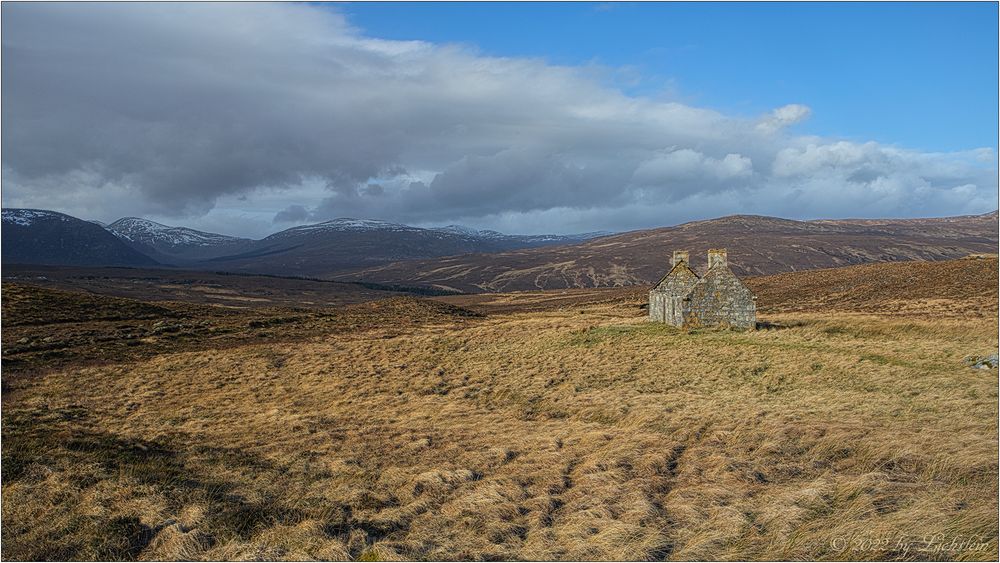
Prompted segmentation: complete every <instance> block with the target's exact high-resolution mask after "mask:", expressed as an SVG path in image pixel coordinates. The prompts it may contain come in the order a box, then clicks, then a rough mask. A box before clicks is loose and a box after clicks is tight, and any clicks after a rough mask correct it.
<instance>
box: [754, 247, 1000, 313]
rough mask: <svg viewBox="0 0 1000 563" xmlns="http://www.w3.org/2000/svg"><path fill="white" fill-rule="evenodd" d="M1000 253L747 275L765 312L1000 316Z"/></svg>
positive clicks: (759, 304)
mask: <svg viewBox="0 0 1000 563" xmlns="http://www.w3.org/2000/svg"><path fill="white" fill-rule="evenodd" d="M997 267H998V264H997V258H996V257H989V258H980V259H963V260H949V261H945V262H901V263H894V264H867V265H862V266H852V267H850V268H835V269H827V270H813V271H809V272H792V273H788V274H778V275H774V276H766V277H760V278H752V279H750V280H747V285H749V286H750V287H751V289H753V291H754V293H756V294H757V303H758V306H759V307H760V309H761V311H762V312H768V313H777V312H797V311H814V312H822V311H824V310H837V311H856V312H870V313H876V312H878V313H883V314H920V313H934V314H936V315H940V314H955V315H975V316H996V314H997V299H998V296H997V283H998V279H997Z"/></svg>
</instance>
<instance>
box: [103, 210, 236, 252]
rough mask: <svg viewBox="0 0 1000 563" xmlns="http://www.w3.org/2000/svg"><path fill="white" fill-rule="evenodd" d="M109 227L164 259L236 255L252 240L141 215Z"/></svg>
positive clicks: (141, 249)
mask: <svg viewBox="0 0 1000 563" xmlns="http://www.w3.org/2000/svg"><path fill="white" fill-rule="evenodd" d="M106 228H107V229H108V230H109V231H111V233H112V234H114V235H115V236H116V237H118V238H119V239H121V240H122V241H123V242H124V243H125V244H127V245H129V246H131V247H132V248H134V249H136V250H138V251H139V252H142V253H143V254H146V255H147V256H153V257H156V258H158V259H160V261H161V262H170V261H181V262H189V261H193V260H202V259H209V258H214V257H216V256H223V255H226V254H234V253H237V252H242V251H244V250H246V249H247V248H249V246H250V244H251V243H252V242H253V241H251V240H250V239H245V238H240V237H231V236H228V235H220V234H216V233H206V232H204V231H197V230H195V229H189V228H187V227H170V226H168V225H163V224H160V223H157V222H155V221H150V220H149V219H140V218H138V217H123V218H121V219H119V220H117V221H115V222H114V223H111V224H110V225H107V227H106Z"/></svg>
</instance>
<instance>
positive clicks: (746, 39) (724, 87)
mask: <svg viewBox="0 0 1000 563" xmlns="http://www.w3.org/2000/svg"><path fill="white" fill-rule="evenodd" d="M2 9H3V19H2V21H3V62H4V65H3V78H4V79H5V86H4V89H3V104H2V108H3V120H4V128H3V132H4V135H5V137H4V140H16V142H11V143H7V144H6V146H5V150H4V153H3V162H2V175H3V185H4V205H7V206H10V207H37V208H43V209H54V210H56V211H62V212H64V213H69V214H70V215H75V216H78V217H84V218H88V219H100V220H102V221H105V222H109V221H113V220H115V219H117V218H119V217H122V216H145V217H149V218H151V219H153V220H156V221H160V222H162V223H165V224H174V225H176V224H182V225H187V226H190V227H194V228H198V229H202V230H207V231H212V232H222V233H226V234H237V235H244V236H253V237H262V236H265V235H267V234H269V233H272V232H275V231H277V230H281V229H283V228H288V227H291V226H295V225H299V224H305V223H315V222H319V221H325V220H329V219H334V218H338V217H357V218H368V219H383V220H388V221H393V222H399V223H407V224H411V225H419V226H437V225H447V224H449V223H454V224H463V225H467V226H470V227H475V228H483V229H496V230H499V231H504V232H512V233H545V232H555V233H571V232H586V231H596V230H608V231H624V230H632V229H642V228H652V227H660V226H665V225H673V224H677V223H682V222H685V221H691V220H697V219H708V218H712V217H718V216H722V215H729V214H760V215H772V216H779V217H786V218H790V219H818V218H830V219H832V218H843V217H930V216H938V217H940V216H947V215H962V214H973V213H984V212H988V211H993V210H995V209H996V208H997V205H998V191H997V184H998V161H997V105H998V102H997V82H998V77H997V66H998V63H997V50H998V38H997V15H998V14H997V5H996V4H986V3H974V4H956V3H950V4H928V3H917V4H901V3H893V4H869V3H842V4H814V3H809V4H790V3H768V4H748V3H727V4H678V3H669V4H596V3H589V4H527V3H526V4H485V3H479V4H455V3H452V4H373V3H369V4H352V3H340V4H315V3H279V2H254V3H237V2H205V3H139V2H134V3H129V2H121V3H92V4H83V3H73V2H65V3H58V2H36V3H30V2H23V3H16V2H7V3H4V4H3V8H2ZM8 137H9V138H8Z"/></svg>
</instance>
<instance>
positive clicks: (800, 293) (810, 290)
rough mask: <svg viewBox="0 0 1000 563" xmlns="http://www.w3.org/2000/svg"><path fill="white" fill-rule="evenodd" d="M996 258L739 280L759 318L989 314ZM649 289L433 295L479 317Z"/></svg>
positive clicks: (626, 298) (632, 303) (615, 298)
mask: <svg viewBox="0 0 1000 563" xmlns="http://www.w3.org/2000/svg"><path fill="white" fill-rule="evenodd" d="M997 271H998V263H997V257H996V256H989V257H985V258H980V259H959V260H946V261H941V262H923V261H912V262H889V263H878V264H863V265H857V266H847V267H844V268H828V269H822V270H809V271H804V272H791V273H786V274H776V275H773V276H760V277H755V278H746V279H744V282H745V283H746V284H747V286H749V287H750V289H751V290H753V292H754V293H755V294H756V295H757V309H758V313H759V314H760V315H763V316H764V317H765V318H766V317H767V316H768V315H771V314H775V313H788V312H803V313H829V312H834V311H835V312H839V313H870V314H878V315H889V316H897V315H931V314H932V315H935V316H942V315H946V316H974V317H995V316H996V315H997V311H998V306H997V305H998V293H997V287H998V277H997ZM648 291H649V286H648V285H644V286H636V287H622V288H590V289H562V290H547V291H523V292H511V293H479V294H471V295H454V296H445V297H435V298H434V299H435V300H437V301H442V302H445V303H451V304H455V305H460V306H463V307H469V308H471V309H474V310H477V311H481V312H484V313H511V312H531V311H545V310H559V309H569V310H572V309H579V308H581V307H583V306H589V305H595V304H600V303H611V304H619V305H620V306H622V307H626V308H628V309H630V310H634V311H639V309H638V307H639V306H640V305H643V304H645V303H646V300H647V297H648V296H647V293H648Z"/></svg>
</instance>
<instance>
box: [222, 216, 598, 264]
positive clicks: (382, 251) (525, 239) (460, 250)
mask: <svg viewBox="0 0 1000 563" xmlns="http://www.w3.org/2000/svg"><path fill="white" fill-rule="evenodd" d="M579 237H580V235H571V236H562V235H506V234H503V233H499V232H497V231H489V230H477V229H472V228H469V227H464V226H461V225H449V226H447V227H439V228H421V227H413V226H410V225H402V224H399V223H391V222H388V221H380V220H376V219H354V218H346V217H343V218H339V219H333V220H331V221H324V222H322V223H316V224H313V225H302V226H298V227H292V228H290V229H286V230H284V231H281V232H278V233H274V234H272V235H270V236H268V237H266V238H264V239H261V240H258V241H254V242H253V243H251V244H250V245H249V247H248V250H246V251H245V252H239V253H234V254H232V255H227V256H218V257H216V258H214V259H213V260H211V261H210V262H211V263H213V264H216V267H217V268H219V269H223V268H225V269H229V270H238V271H247V272H261V273H274V274H295V275H304V276H324V275H329V274H332V273H334V272H338V271H342V270H346V269H354V268H359V267H368V266H377V265H381V264H387V263H389V262H397V261H400V260H413V259H420V258H436V257H440V256H453V255H456V254H469V253H490V252H500V251H504V250H515V249H519V248H530V247H535V246H543V245H547V244H561V243H572V242H579V241H580V240H585V239H583V238H579ZM586 238H590V237H586Z"/></svg>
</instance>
